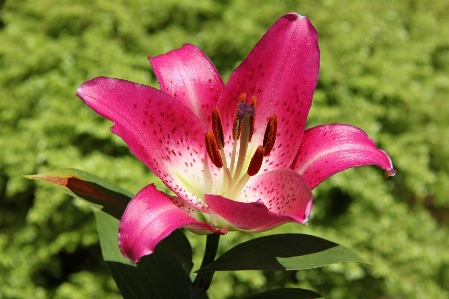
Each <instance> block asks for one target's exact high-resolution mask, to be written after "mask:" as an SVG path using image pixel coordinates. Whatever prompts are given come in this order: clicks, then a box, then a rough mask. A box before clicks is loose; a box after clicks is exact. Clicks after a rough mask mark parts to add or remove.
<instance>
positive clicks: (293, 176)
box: [205, 169, 313, 231]
mask: <svg viewBox="0 0 449 299" xmlns="http://www.w3.org/2000/svg"><path fill="white" fill-rule="evenodd" d="M205 200H206V203H207V204H208V205H209V207H210V208H211V209H212V210H214V212H215V213H217V214H219V215H220V216H221V217H223V218H224V219H225V220H227V221H228V222H230V223H231V224H232V225H234V226H236V227H238V228H240V229H243V230H253V231H265V230H269V229H271V228H274V227H276V226H279V225H281V224H283V223H286V222H297V223H302V224H305V223H306V222H307V220H308V219H309V216H310V212H311V209H312V203H313V200H312V192H311V191H310V189H309V188H308V187H307V185H306V184H305V182H304V180H303V178H302V177H301V176H300V175H299V174H297V173H296V172H294V171H292V170H291V169H278V170H275V171H271V172H267V173H264V174H261V175H259V176H256V177H253V178H251V179H250V181H249V182H248V184H247V186H245V188H244V189H243V190H242V192H241V193H240V195H239V196H238V198H237V201H234V200H231V199H228V198H225V197H222V196H218V195H211V194H206V195H205Z"/></svg>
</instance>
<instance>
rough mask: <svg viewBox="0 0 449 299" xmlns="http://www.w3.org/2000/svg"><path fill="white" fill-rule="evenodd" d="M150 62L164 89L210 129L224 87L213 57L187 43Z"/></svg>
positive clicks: (151, 59) (153, 58) (152, 58)
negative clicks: (213, 112) (212, 59)
mask: <svg viewBox="0 0 449 299" xmlns="http://www.w3.org/2000/svg"><path fill="white" fill-rule="evenodd" d="M149 59H150V62H151V65H152V66H153V69H154V73H155V74H156V77H157V79H158V81H159V86H160V87H161V90H162V91H163V92H165V93H167V94H169V95H171V96H173V97H174V98H176V99H178V100H179V101H181V102H182V103H183V104H184V105H186V106H187V107H188V108H189V109H190V110H191V111H193V113H195V114H196V116H197V117H198V119H199V120H200V121H202V122H203V125H204V128H206V129H207V130H209V129H210V126H211V121H210V116H211V114H212V109H213V108H214V107H215V105H216V103H217V100H218V97H219V96H220V94H221V92H222V91H223V88H224V83H223V80H222V79H221V77H220V75H219V74H218V71H217V69H216V68H215V66H214V65H213V64H212V62H211V61H210V60H209V58H208V57H207V56H206V55H205V54H204V53H203V52H202V51H201V50H200V49H198V48H197V47H195V46H193V45H190V44H185V45H184V46H182V48H180V49H177V50H173V51H170V52H168V53H167V54H163V55H159V56H156V57H149Z"/></svg>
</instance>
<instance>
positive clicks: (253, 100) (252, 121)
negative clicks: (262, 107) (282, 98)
mask: <svg viewBox="0 0 449 299" xmlns="http://www.w3.org/2000/svg"><path fill="white" fill-rule="evenodd" d="M250 106H251V107H252V108H253V109H254V111H256V108H257V98H256V97H252V98H251V103H250ZM255 124H256V114H254V115H251V116H250V117H249V128H250V129H249V141H251V138H252V137H253V134H254V125H255Z"/></svg>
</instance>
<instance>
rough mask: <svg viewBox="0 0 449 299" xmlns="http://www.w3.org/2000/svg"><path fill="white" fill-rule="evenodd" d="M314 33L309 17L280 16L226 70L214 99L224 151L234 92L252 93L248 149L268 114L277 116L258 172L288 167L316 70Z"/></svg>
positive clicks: (229, 136) (259, 138)
mask: <svg viewBox="0 0 449 299" xmlns="http://www.w3.org/2000/svg"><path fill="white" fill-rule="evenodd" d="M319 61H320V53H319V48H318V36H317V33H316V31H315V28H314V27H313V26H312V24H311V23H310V21H309V19H307V17H304V16H300V15H298V14H296V13H289V14H286V15H284V16H283V17H281V18H280V19H279V20H278V21H277V22H276V23H275V24H274V25H273V26H271V28H270V29H269V30H268V31H267V33H265V35H264V36H263V37H262V39H261V40H260V41H259V42H258V43H257V44H256V46H255V47H254V49H253V50H252V51H251V53H249V55H248V57H247V58H246V59H245V60H244V61H243V62H242V63H241V64H240V66H239V67H238V68H237V69H236V70H235V71H234V72H233V73H232V74H231V77H230V78H229V82H228V83H227V85H226V87H225V90H224V92H223V94H222V96H221V97H220V99H219V102H218V104H217V105H218V108H219V109H220V111H221V114H222V117H223V122H224V123H225V124H224V126H225V128H224V129H225V137H226V143H227V148H226V149H227V152H228V153H230V152H231V148H232V141H231V139H232V118H233V114H234V113H235V110H236V107H237V101H238V96H239V94H240V93H246V95H247V101H248V102H249V100H250V99H251V97H252V96H256V97H257V109H256V124H255V135H254V136H253V141H252V143H254V144H255V147H253V149H252V150H255V148H256V147H257V146H258V145H260V144H262V141H263V136H264V133H265V128H266V124H267V120H268V118H269V117H270V116H271V115H273V114H277V116H278V120H279V124H278V136H277V139H276V143H275V145H274V149H273V151H272V153H271V154H270V155H269V156H268V158H267V159H266V160H265V161H264V165H263V167H262V171H263V172H268V171H271V170H273V169H276V168H283V167H289V166H290V165H291V163H292V161H293V159H294V157H295V155H296V153H297V151H298V148H299V145H300V142H301V138H302V134H303V131H304V129H305V124H306V119H307V115H308V113H309V109H310V106H311V103H312V96H313V91H314V89H315V86H316V83H317V78H318V72H319Z"/></svg>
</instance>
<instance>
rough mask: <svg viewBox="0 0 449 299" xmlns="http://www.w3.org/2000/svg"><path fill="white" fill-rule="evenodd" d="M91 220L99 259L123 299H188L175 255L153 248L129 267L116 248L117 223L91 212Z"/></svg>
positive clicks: (186, 286)
mask: <svg viewBox="0 0 449 299" xmlns="http://www.w3.org/2000/svg"><path fill="white" fill-rule="evenodd" d="M95 218H96V221H97V229H98V234H99V237H100V245H101V251H102V254H103V258H104V260H105V261H106V265H107V266H108V269H109V271H110V273H111V275H112V277H113V278H114V280H115V282H116V284H117V287H118V288H119V290H120V292H121V293H122V295H123V298H125V299H140V298H156V299H165V298H181V299H182V298H189V296H190V291H189V289H188V285H187V281H186V276H185V274H184V270H183V268H182V266H181V264H180V263H179V262H178V260H177V259H176V258H175V256H173V255H172V254H170V253H169V252H168V251H166V250H165V249H164V248H163V247H162V246H157V247H156V250H155V251H154V253H153V254H151V255H149V256H145V257H143V258H142V259H141V260H140V262H139V263H137V266H136V265H132V264H131V263H130V262H129V261H128V260H126V259H125V258H124V257H123V256H122V255H121V253H120V250H119V248H118V243H117V232H118V224H119V221H118V220H117V219H114V218H113V217H111V216H109V215H107V214H105V213H102V212H100V211H95ZM176 232H179V234H182V233H181V232H180V231H176ZM176 234H177V233H176ZM168 238H170V237H168ZM114 239H115V241H114ZM160 245H161V244H160ZM190 251H191V250H190Z"/></svg>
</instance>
